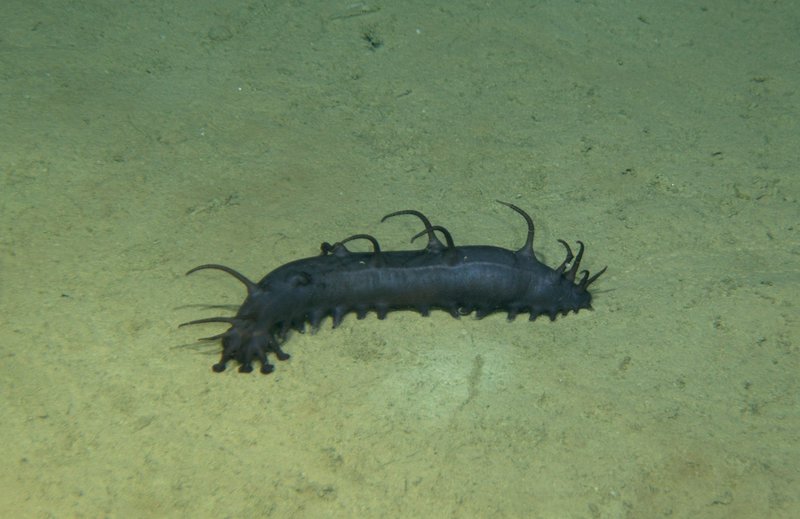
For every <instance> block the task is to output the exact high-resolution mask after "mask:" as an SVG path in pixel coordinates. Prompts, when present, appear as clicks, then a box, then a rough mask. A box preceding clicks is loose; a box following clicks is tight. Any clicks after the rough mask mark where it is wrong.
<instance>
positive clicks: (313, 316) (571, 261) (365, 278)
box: [186, 204, 605, 373]
mask: <svg viewBox="0 0 800 519" xmlns="http://www.w3.org/2000/svg"><path fill="white" fill-rule="evenodd" d="M505 205H508V206H509V207H511V208H512V209H514V210H515V211H517V212H518V213H520V214H521V215H523V217H525V219H526V222H527V223H528V239H527V240H526V243H525V245H524V246H523V247H522V248H521V249H519V250H518V251H511V250H508V249H503V248H501V247H494V246H488V245H469V246H455V245H454V244H453V241H452V238H451V236H450V233H449V232H448V231H447V230H446V229H445V228H443V227H440V226H433V225H431V224H430V222H429V221H428V219H427V218H426V217H425V216H424V215H422V214H421V213H418V212H417V211H411V210H409V211H400V212H397V213H392V214H390V215H387V216H386V217H384V219H386V218H388V217H390V216H396V215H399V214H411V215H414V216H417V217H419V218H420V219H421V220H422V221H423V223H424V225H425V231H424V232H423V233H421V234H420V235H422V234H426V235H427V236H428V245H427V247H425V248H424V249H421V250H404V251H381V250H380V247H379V245H378V242H377V240H375V239H374V238H372V237H371V236H369V235H355V236H351V237H349V238H347V239H345V240H343V241H341V242H338V243H335V244H333V245H331V244H328V243H323V244H322V247H321V248H322V254H321V255H319V256H314V257H309V258H304V259H300V260H296V261H292V262H290V263H287V264H285V265H282V266H280V267H278V268H276V269H275V270H273V271H272V272H270V273H269V274H267V275H266V276H265V277H264V278H263V279H261V281H259V282H258V283H253V282H252V281H250V280H248V279H247V278H246V277H244V276H243V275H241V274H239V273H238V272H236V271H234V270H232V269H230V268H228V267H225V266H222V265H201V266H200V267H197V268H195V269H193V270H192V271H190V273H191V272H194V271H196V270H200V269H218V270H223V271H225V272H228V273H229V274H231V275H234V276H235V277H236V278H237V279H239V280H240V281H242V283H244V284H245V286H246V287H247V292H248V295H247V298H246V299H245V300H244V302H243V303H242V305H241V307H240V308H239V310H238V311H237V313H236V315H235V316H234V317H231V318H228V317H212V318H208V319H200V320H197V321H192V322H191V323H186V324H196V323H203V322H224V323H228V324H230V325H231V327H230V328H229V329H228V330H227V331H226V332H224V333H222V334H220V335H217V336H215V337H210V338H209V339H222V345H223V352H222V358H221V360H220V362H219V363H218V364H215V365H214V370H215V371H222V370H224V369H225V366H226V364H227V362H228V361H229V360H235V361H237V362H238V363H239V365H240V366H239V370H240V371H243V372H249V371H251V370H252V362H253V361H254V360H258V361H259V362H260V363H261V371H262V372H263V373H269V372H271V371H272V370H273V366H272V365H271V364H270V363H269V362H268V360H267V354H268V353H274V354H275V355H276V356H277V357H278V358H279V359H281V360H284V359H287V358H288V357H289V356H288V355H287V354H286V353H284V352H283V351H282V350H281V348H280V345H281V344H282V343H283V342H284V341H285V339H286V336H287V332H289V331H290V330H292V329H294V330H298V331H303V330H304V329H305V323H306V322H308V323H310V324H311V326H312V327H315V328H316V327H318V326H319V324H320V322H321V321H322V320H323V319H324V318H325V317H326V316H331V317H332V319H333V326H334V327H336V326H338V325H339V323H341V321H342V319H343V318H344V316H345V315H346V314H348V313H350V312H355V313H356V315H357V316H358V318H359V319H362V318H364V317H365V316H366V315H367V313H368V312H370V311H374V312H376V313H377V315H378V317H379V318H381V319H383V318H385V317H386V314H387V313H388V312H391V311H393V310H417V311H419V312H420V313H421V314H422V315H428V313H429V312H430V310H432V309H439V310H444V311H447V312H449V313H450V314H451V315H452V316H453V317H458V316H460V315H465V314H469V313H472V312H473V311H474V312H475V313H476V315H477V317H479V318H480V317H483V316H485V315H488V314H490V313H493V312H498V311H505V312H507V313H508V317H509V319H513V318H514V317H516V316H517V314H519V313H529V314H530V319H531V320H533V319H535V318H536V317H537V316H539V315H542V314H545V315H548V316H549V317H550V318H551V319H555V317H556V315H557V314H559V313H561V314H566V313H568V312H570V311H574V312H577V311H578V310H580V309H583V308H590V307H591V300H592V296H591V294H590V293H589V291H588V290H587V289H588V286H589V285H590V284H591V283H592V282H593V281H594V280H596V279H597V277H598V276H599V275H600V274H602V272H603V271H605V269H603V270H601V271H600V272H598V273H597V274H595V275H594V276H592V277H589V273H588V272H586V271H583V275H582V277H581V279H580V280H579V281H578V282H577V283H576V282H575V274H576V272H577V270H578V268H579V264H580V261H581V258H582V255H583V249H584V247H583V244H582V243H580V242H578V243H579V244H580V249H579V251H578V254H577V256H574V257H573V255H572V251H571V250H570V248H569V246H568V245H567V244H566V243H565V242H563V241H562V242H561V243H562V244H564V246H565V247H566V249H567V258H566V259H565V260H564V262H563V263H562V264H561V265H560V266H559V267H557V268H551V267H548V266H547V265H545V264H543V263H541V262H539V261H538V260H537V259H536V257H535V255H534V253H533V222H532V221H531V219H530V217H529V216H528V215H527V214H526V213H525V212H524V211H522V210H521V209H519V208H518V207H516V206H513V205H511V204H505ZM437 232H439V233H440V234H442V235H443V236H444V237H445V238H446V244H443V243H442V242H441V241H440V240H439V239H438V238H437V236H436V233H437ZM420 235H418V236H420ZM415 238H416V237H415ZM354 239H365V240H369V241H371V242H372V244H373V251H372V252H351V251H349V250H348V249H347V248H346V247H345V243H346V242H348V241H351V240H354Z"/></svg>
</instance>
